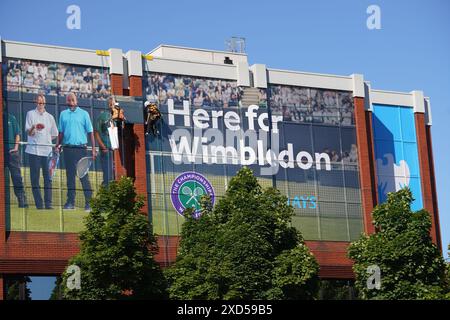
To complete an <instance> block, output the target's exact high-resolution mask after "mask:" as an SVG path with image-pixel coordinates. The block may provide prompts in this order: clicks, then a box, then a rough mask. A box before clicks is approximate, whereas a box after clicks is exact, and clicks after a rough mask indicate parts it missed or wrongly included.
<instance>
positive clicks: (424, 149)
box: [414, 112, 440, 246]
mask: <svg viewBox="0 0 450 320" xmlns="http://www.w3.org/2000/svg"><path fill="white" fill-rule="evenodd" d="M414 117H415V121H416V135H417V149H418V151H419V166H420V177H421V179H420V183H421V187H422V199H423V207H424V209H425V210H427V211H428V212H429V213H430V216H431V231H430V232H431V239H432V240H433V243H435V244H436V245H438V246H440V243H438V239H439V238H440V235H439V234H438V230H439V229H438V227H437V223H438V222H437V221H436V220H438V219H436V218H437V212H436V211H435V207H434V201H433V200H434V199H433V188H432V184H433V179H432V174H431V171H432V168H431V166H432V162H431V158H430V157H429V152H430V146H428V139H427V129H426V126H425V114H424V113H418V112H416V113H414ZM438 221H439V220H438Z"/></svg>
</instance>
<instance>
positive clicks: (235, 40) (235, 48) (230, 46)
mask: <svg viewBox="0 0 450 320" xmlns="http://www.w3.org/2000/svg"><path fill="white" fill-rule="evenodd" d="M225 46H226V50H227V51H230V52H237V53H245V38H244V37H231V38H229V39H227V40H225Z"/></svg>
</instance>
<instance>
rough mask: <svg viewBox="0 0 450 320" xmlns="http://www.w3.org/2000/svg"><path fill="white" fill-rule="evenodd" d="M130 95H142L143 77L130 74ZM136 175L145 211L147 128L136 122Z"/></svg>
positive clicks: (136, 182) (137, 188) (146, 208)
mask: <svg viewBox="0 0 450 320" xmlns="http://www.w3.org/2000/svg"><path fill="white" fill-rule="evenodd" d="M129 80H130V96H133V97H142V77H138V76H130V79H129ZM133 128H134V139H135V141H134V168H135V170H134V174H135V175H134V177H135V181H134V183H135V186H136V190H137V192H138V193H139V194H141V195H143V196H144V201H145V202H144V208H143V210H144V212H145V214H148V207H147V201H148V197H147V164H146V156H145V129H144V125H143V124H134V127H133Z"/></svg>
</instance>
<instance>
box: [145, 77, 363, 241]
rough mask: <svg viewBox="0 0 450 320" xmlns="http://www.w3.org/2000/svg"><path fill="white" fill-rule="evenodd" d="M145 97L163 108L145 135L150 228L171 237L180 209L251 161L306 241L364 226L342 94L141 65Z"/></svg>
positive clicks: (219, 187) (217, 193) (354, 233)
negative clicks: (290, 210) (147, 69)
mask: <svg viewBox="0 0 450 320" xmlns="http://www.w3.org/2000/svg"><path fill="white" fill-rule="evenodd" d="M144 92H145V97H144V98H145V100H147V101H148V102H149V103H155V104H157V105H158V108H159V110H160V112H161V114H162V121H160V122H159V124H158V125H159V128H158V130H157V132H158V134H150V135H148V136H147V150H148V158H147V159H148V166H147V168H148V170H149V172H148V181H149V188H148V190H149V199H150V200H149V201H150V206H149V207H150V208H151V209H150V211H151V212H150V216H151V217H152V222H153V226H154V231H155V232H156V233H157V234H163V235H177V234H179V232H180V227H181V224H182V223H183V220H184V218H183V216H182V212H183V211H184V209H185V208H186V207H194V208H195V212H196V214H198V209H199V199H200V198H201V196H202V195H205V194H209V195H211V196H212V197H213V198H214V199H215V201H219V200H220V198H221V197H222V196H223V195H224V192H225V190H226V187H227V184H228V182H229V180H230V179H231V178H232V177H233V176H234V175H235V173H236V172H237V171H238V170H239V169H240V168H241V167H242V166H248V167H250V168H251V169H252V170H253V171H254V173H255V175H256V176H257V178H258V180H259V181H260V183H261V184H262V185H263V186H275V187H277V188H278V189H280V190H281V191H282V192H283V193H284V194H286V196H287V198H288V202H289V204H291V205H292V206H293V207H294V209H295V212H296V215H295V217H294V220H293V224H294V225H295V226H296V227H298V228H299V229H300V230H301V231H302V232H303V234H304V236H305V237H306V238H307V239H318V240H319V239H321V240H345V241H348V240H350V239H354V238H355V237H358V236H359V234H360V232H361V231H362V214H361V200H360V190H359V183H358V179H359V173H358V157H357V144H356V135H355V128H354V120H353V98H352V95H351V93H350V92H341V91H339V92H338V91H330V90H319V89H314V88H300V87H288V86H270V87H269V89H267V90H266V89H256V88H241V87H238V86H237V84H236V82H235V81H229V80H221V79H209V78H199V77H190V76H182V75H172V74H157V73H146V74H145V76H144Z"/></svg>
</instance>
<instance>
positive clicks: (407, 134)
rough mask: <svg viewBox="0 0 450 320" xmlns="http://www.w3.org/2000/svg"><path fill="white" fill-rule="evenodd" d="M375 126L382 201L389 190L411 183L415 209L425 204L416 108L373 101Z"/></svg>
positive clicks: (379, 187) (413, 207) (379, 193)
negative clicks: (415, 116)
mask: <svg viewBox="0 0 450 320" xmlns="http://www.w3.org/2000/svg"><path fill="white" fill-rule="evenodd" d="M373 129H374V140H375V158H376V169H377V180H378V197H379V199H378V200H379V202H384V201H386V199H387V194H388V192H394V191H398V190H400V189H401V188H403V187H409V188H410V189H411V191H412V194H413V196H414V198H415V201H414V202H413V203H412V209H413V210H419V209H422V208H423V202H422V190H421V186H420V168H419V153H418V150H417V137H416V127H415V121H414V111H413V109H412V108H409V107H401V106H391V105H389V106H388V105H378V104H375V105H373Z"/></svg>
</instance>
